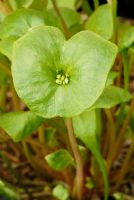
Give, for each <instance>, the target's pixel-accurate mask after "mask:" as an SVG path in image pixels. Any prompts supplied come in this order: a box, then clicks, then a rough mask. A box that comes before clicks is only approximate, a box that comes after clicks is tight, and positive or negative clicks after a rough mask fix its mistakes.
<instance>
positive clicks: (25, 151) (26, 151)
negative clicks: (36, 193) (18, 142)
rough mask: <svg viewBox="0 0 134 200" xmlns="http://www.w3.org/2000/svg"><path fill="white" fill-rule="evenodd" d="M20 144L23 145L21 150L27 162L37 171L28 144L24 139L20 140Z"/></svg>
mask: <svg viewBox="0 0 134 200" xmlns="http://www.w3.org/2000/svg"><path fill="white" fill-rule="evenodd" d="M22 146H23V150H24V154H25V156H26V158H27V160H28V162H29V163H30V164H31V166H32V167H33V169H34V170H35V171H36V172H37V167H36V166H35V164H34V161H33V158H32V155H31V152H30V150H29V147H28V144H27V143H26V142H25V141H22Z"/></svg>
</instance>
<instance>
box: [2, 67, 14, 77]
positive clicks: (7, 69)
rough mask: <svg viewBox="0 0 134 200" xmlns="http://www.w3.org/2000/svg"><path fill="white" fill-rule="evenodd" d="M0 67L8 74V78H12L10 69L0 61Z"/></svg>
mask: <svg viewBox="0 0 134 200" xmlns="http://www.w3.org/2000/svg"><path fill="white" fill-rule="evenodd" d="M0 68H1V69H2V70H3V71H4V72H5V73H6V74H7V75H8V77H9V78H12V74H11V71H10V69H9V68H8V67H7V66H6V65H4V64H3V63H0Z"/></svg>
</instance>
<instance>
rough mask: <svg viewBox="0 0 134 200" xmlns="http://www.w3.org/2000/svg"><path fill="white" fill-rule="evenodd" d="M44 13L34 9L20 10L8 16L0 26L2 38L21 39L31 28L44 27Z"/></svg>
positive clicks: (0, 36)
mask: <svg viewBox="0 0 134 200" xmlns="http://www.w3.org/2000/svg"><path fill="white" fill-rule="evenodd" d="M44 24H45V21H44V16H43V13H42V12H40V11H37V10H32V9H24V8H22V9H19V10H17V11H15V12H13V13H11V14H10V15H8V16H7V17H6V18H5V20H4V21H3V23H2V24H1V25H0V38H1V39H4V38H7V37H9V36H15V37H21V36H22V35H23V34H25V33H26V32H28V31H30V30H31V28H33V27H36V26H40V25H44Z"/></svg>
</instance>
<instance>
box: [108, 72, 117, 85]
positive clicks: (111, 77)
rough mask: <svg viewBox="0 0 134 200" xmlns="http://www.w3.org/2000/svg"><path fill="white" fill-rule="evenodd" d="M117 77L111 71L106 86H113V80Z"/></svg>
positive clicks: (115, 73)
mask: <svg viewBox="0 0 134 200" xmlns="http://www.w3.org/2000/svg"><path fill="white" fill-rule="evenodd" d="M118 75H119V73H118V72H116V71H111V72H110V73H109V75H108V77H107V82H106V86H108V85H113V84H114V80H115V78H117V77H118Z"/></svg>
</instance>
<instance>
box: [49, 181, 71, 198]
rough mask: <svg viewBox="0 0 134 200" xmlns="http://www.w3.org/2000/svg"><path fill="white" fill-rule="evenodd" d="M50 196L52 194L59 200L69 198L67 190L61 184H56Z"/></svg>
mask: <svg viewBox="0 0 134 200" xmlns="http://www.w3.org/2000/svg"><path fill="white" fill-rule="evenodd" d="M52 194H53V196H54V197H56V198H57V199H59V200H67V199H68V197H69V191H68V189H67V188H66V187H65V186H64V185H62V184H58V185H57V186H56V187H55V188H54V189H53V191H52Z"/></svg>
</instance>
